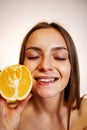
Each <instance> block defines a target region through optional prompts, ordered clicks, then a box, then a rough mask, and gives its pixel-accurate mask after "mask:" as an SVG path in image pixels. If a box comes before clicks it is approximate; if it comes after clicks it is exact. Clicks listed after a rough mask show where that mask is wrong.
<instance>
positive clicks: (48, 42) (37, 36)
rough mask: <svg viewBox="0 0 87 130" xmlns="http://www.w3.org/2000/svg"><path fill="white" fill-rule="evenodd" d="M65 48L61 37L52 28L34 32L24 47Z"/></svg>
mask: <svg viewBox="0 0 87 130" xmlns="http://www.w3.org/2000/svg"><path fill="white" fill-rule="evenodd" d="M43 45H44V46H46V47H52V46H53V47H54V46H55V47H56V46H57V47H61V46H63V47H66V48H67V46H66V43H65V40H64V38H63V36H62V35H61V34H60V32H59V31H57V30H56V29H54V28H44V29H38V30H36V31H34V32H33V33H32V34H31V35H30V36H29V38H28V41H27V44H26V47H29V46H40V47H41V46H42V47H43Z"/></svg>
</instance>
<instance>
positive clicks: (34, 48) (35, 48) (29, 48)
mask: <svg viewBox="0 0 87 130" xmlns="http://www.w3.org/2000/svg"><path fill="white" fill-rule="evenodd" d="M27 50H37V51H41V49H40V48H38V47H28V48H26V49H25V51H27Z"/></svg>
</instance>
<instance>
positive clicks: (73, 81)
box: [19, 22, 80, 130]
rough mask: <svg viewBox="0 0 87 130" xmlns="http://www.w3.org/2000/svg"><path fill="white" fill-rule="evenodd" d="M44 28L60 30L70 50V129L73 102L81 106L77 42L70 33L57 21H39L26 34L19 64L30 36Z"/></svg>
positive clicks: (67, 95)
mask: <svg viewBox="0 0 87 130" xmlns="http://www.w3.org/2000/svg"><path fill="white" fill-rule="evenodd" d="M42 28H54V29H56V30H57V31H58V32H60V33H61V35H62V36H63V38H64V40H65V42H66V45H67V48H68V51H69V60H70V64H71V74H70V79H69V82H68V85H67V86H66V88H65V90H64V101H65V102H67V104H68V122H67V130H69V122H70V112H71V109H72V105H73V103H74V102H76V106H75V108H76V109H79V108H80V76H79V64H78V56H77V52H76V47H75V44H74V42H73V40H72V38H71V36H70V34H69V33H68V32H67V31H66V30H65V29H64V27H62V26H61V25H59V24H57V23H47V22H41V23H38V24H37V25H36V26H34V27H33V28H32V29H31V30H30V31H29V32H28V33H27V34H26V36H25V38H24V40H23V43H22V46H21V51H20V57H19V64H23V62H24V57H25V46H26V43H27V40H28V38H29V36H30V35H31V34H32V33H33V32H34V31H35V30H38V29H42Z"/></svg>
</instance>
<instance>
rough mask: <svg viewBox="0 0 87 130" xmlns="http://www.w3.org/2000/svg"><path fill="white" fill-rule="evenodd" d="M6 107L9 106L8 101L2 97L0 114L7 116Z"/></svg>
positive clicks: (0, 99)
mask: <svg viewBox="0 0 87 130" xmlns="http://www.w3.org/2000/svg"><path fill="white" fill-rule="evenodd" d="M6 105H7V102H6V100H4V99H3V98H2V97H0V114H4V115H5V113H6Z"/></svg>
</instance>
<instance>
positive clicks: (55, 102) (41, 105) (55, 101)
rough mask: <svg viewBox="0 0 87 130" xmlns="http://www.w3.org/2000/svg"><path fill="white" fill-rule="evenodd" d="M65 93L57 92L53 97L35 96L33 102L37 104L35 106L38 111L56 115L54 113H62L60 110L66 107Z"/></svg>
mask: <svg viewBox="0 0 87 130" xmlns="http://www.w3.org/2000/svg"><path fill="white" fill-rule="evenodd" d="M63 97H64V96H63V93H61V94H57V95H55V96H53V97H49V98H43V97H38V96H33V98H32V100H33V101H32V102H33V105H34V106H35V107H34V108H37V109H36V110H37V112H39V113H47V114H50V115H54V113H55V114H56V115H57V114H58V113H60V110H62V108H64V107H63V106H64V104H63V101H64V98H63Z"/></svg>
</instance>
